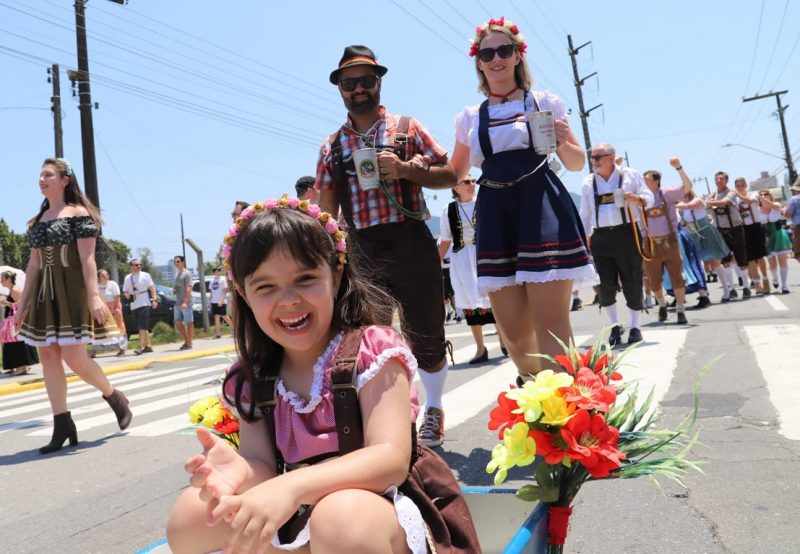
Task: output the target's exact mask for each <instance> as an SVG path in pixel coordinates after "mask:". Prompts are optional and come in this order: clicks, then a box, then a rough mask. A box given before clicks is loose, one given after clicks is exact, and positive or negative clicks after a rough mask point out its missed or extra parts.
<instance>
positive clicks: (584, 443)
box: [561, 410, 625, 479]
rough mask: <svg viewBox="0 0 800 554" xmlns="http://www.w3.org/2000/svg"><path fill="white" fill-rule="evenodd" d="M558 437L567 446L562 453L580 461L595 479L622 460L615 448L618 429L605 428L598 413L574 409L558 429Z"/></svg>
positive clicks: (612, 468)
mask: <svg viewBox="0 0 800 554" xmlns="http://www.w3.org/2000/svg"><path fill="white" fill-rule="evenodd" d="M561 438H562V439H563V440H564V442H565V443H566V444H567V447H568V449H567V452H566V454H567V455H568V456H569V457H570V458H572V459H573V460H576V461H578V462H580V463H581V464H582V465H583V466H584V467H585V468H586V470H587V471H588V472H589V475H591V476H592V477H594V478H595V479H599V478H602V477H608V475H609V474H610V473H611V471H613V470H614V469H617V468H618V467H620V465H622V460H624V459H625V454H624V453H622V452H620V451H619V450H618V449H617V444H618V441H619V430H618V429H616V428H615V427H612V426H610V425H607V424H606V420H605V418H604V417H603V416H602V415H600V414H594V415H591V414H589V412H588V411H587V410H578V412H577V413H576V414H575V416H574V417H573V418H572V419H570V420H569V421H568V422H567V424H566V425H565V426H564V427H563V428H562V429H561Z"/></svg>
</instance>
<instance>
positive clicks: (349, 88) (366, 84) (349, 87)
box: [339, 75, 378, 92]
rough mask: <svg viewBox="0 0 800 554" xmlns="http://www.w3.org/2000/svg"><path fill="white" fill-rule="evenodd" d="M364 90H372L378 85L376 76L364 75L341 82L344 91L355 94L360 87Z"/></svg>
mask: <svg viewBox="0 0 800 554" xmlns="http://www.w3.org/2000/svg"><path fill="white" fill-rule="evenodd" d="M359 84H360V85H361V88H363V89H365V90H366V89H371V88H372V87H374V86H375V85H377V84H378V78H377V77H376V76H375V75H364V76H363V77H353V78H352V79H342V80H341V81H339V85H341V87H342V90H343V91H345V92H353V91H354V90H356V87H357V86H358V85H359Z"/></svg>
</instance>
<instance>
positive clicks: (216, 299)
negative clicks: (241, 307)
mask: <svg viewBox="0 0 800 554" xmlns="http://www.w3.org/2000/svg"><path fill="white" fill-rule="evenodd" d="M209 289H210V290H211V314H212V315H213V316H214V329H215V331H216V332H215V334H214V338H215V339H218V338H220V337H222V328H221V327H222V320H223V319H224V320H225V323H227V324H228V326H229V327H231V328H233V321H232V320H231V318H230V316H229V315H228V312H227V309H228V279H226V278H225V276H224V275H222V268H221V267H215V268H214V278H213V279H211V283H210V284H209Z"/></svg>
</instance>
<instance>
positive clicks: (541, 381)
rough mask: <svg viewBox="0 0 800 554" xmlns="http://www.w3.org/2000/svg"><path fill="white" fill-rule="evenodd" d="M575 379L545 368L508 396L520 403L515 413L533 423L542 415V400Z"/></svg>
mask: <svg viewBox="0 0 800 554" xmlns="http://www.w3.org/2000/svg"><path fill="white" fill-rule="evenodd" d="M574 380H575V379H574V378H573V377H572V375H569V374H567V373H555V372H554V371H553V370H551V369H545V370H544V371H540V372H539V373H537V374H536V377H535V378H534V379H533V380H532V381H527V382H526V383H525V384H524V385H523V386H522V388H519V389H513V390H511V391H509V392H508V393H507V395H506V396H507V397H508V398H510V399H512V400H514V401H516V403H517V404H518V405H519V409H518V410H514V413H517V414H523V416H524V417H525V421H527V422H528V423H533V422H534V421H537V420H538V419H539V418H540V417H541V416H542V401H543V400H545V399H548V398H550V397H552V396H554V395H555V394H556V393H557V392H558V389H560V388H561V387H568V386H570V385H571V384H572V382H573V381H574Z"/></svg>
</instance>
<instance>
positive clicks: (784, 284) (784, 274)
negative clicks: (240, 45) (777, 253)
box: [781, 265, 789, 290]
mask: <svg viewBox="0 0 800 554" xmlns="http://www.w3.org/2000/svg"><path fill="white" fill-rule="evenodd" d="M781 288H782V289H783V290H789V266H788V265H787V266H786V267H782V268H781Z"/></svg>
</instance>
